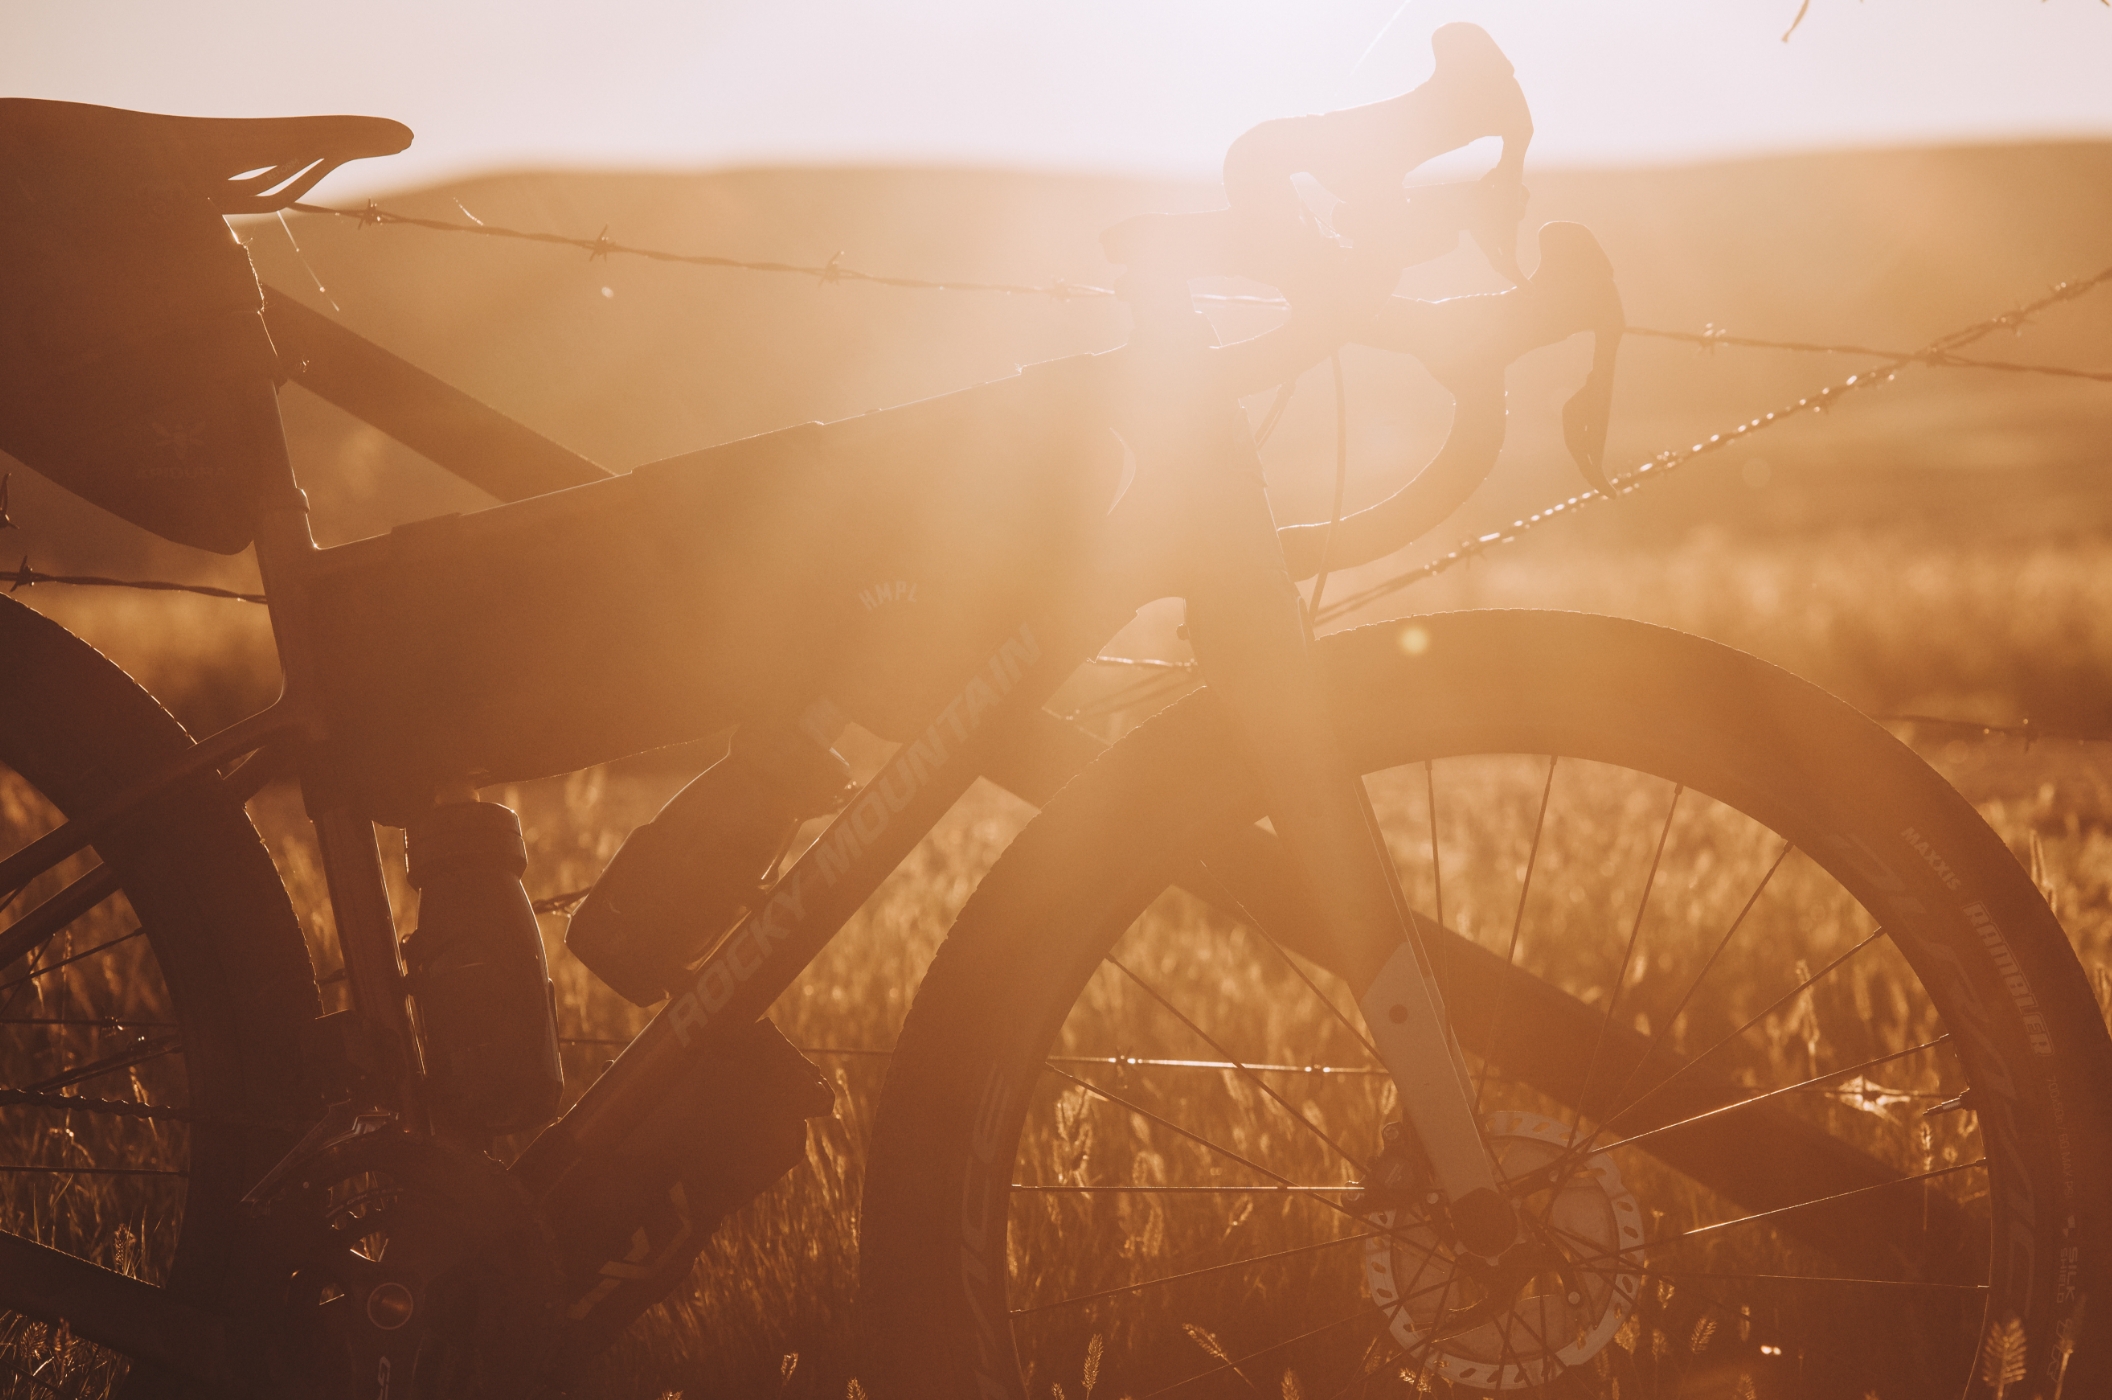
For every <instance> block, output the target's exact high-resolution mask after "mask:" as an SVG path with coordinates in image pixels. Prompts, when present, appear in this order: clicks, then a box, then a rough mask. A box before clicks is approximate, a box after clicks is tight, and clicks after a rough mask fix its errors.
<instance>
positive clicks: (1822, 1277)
mask: <svg viewBox="0 0 2112 1400" xmlns="http://www.w3.org/2000/svg"><path fill="white" fill-rule="evenodd" d="M1577 1267H1578V1268H1581V1269H1582V1270H1584V1272H1586V1273H1590V1274H1599V1275H1601V1276H1603V1277H1609V1278H1610V1277H1612V1276H1614V1275H1616V1274H1635V1275H1637V1276H1639V1277H1642V1278H1662V1279H1670V1280H1672V1281H1673V1282H1675V1283H1678V1282H1680V1281H1682V1280H1685V1279H1695V1278H1709V1279H1729V1280H1731V1281H1733V1282H1739V1281H1743V1282H1751V1283H1844V1284H1853V1285H1855V1286H1857V1287H1860V1288H1921V1289H1934V1290H1937V1291H1939V1292H1949V1293H1985V1292H1987V1290H1988V1286H1987V1285H1986V1284H1984V1283H1942V1282H1939V1281H1936V1280H1933V1279H1911V1278H1844V1277H1841V1276H1840V1275H1837V1274H1744V1273H1728V1272H1725V1273H1718V1272H1714V1271H1711V1270H1704V1269H1651V1268H1644V1267H1640V1266H1638V1267H1636V1268H1633V1269H1622V1268H1608V1267H1607V1266H1605V1265H1603V1264H1600V1265H1593V1264H1580V1265H1578V1266H1577Z"/></svg>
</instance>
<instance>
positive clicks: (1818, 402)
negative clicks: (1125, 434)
mask: <svg viewBox="0 0 2112 1400" xmlns="http://www.w3.org/2000/svg"><path fill="white" fill-rule="evenodd" d="M2108 282H2112V267H2106V268H2104V269H2102V270H2100V271H2098V272H2096V273H2093V274H2092V275H2091V276H2089V277H2084V278H2079V279H2077V280H2075V281H2071V282H2059V283H2056V284H2054V286H2053V287H2052V288H2051V289H2050V290H2048V292H2047V293H2046V295H2044V296H2042V297H2039V298H2038V299H2036V300H2034V301H2030V302H2027V303H2025V304H2024V305H2022V306H2019V307H2016V308H2014V309H2012V310H2009V311H2004V312H2001V313H1999V314H1997V315H1994V316H1989V317H1987V318H1985V319H1984V320H1980V321H1975V322H1973V323H1972V324H1971V325H1968V326H1961V327H1960V328H1959V329H1957V330H1955V331H1951V332H1949V333H1948V334H1945V335H1941V336H1938V337H1937V338H1936V339H1935V340H1933V341H1931V342H1930V343H1929V344H1928V345H1926V346H1924V347H1922V349H1920V350H1918V351H1915V352H1913V353H1912V354H1911V355H1906V356H1900V357H1897V358H1893V359H1890V360H1888V361H1887V362H1886V363H1884V364H1881V365H1879V366H1878V367H1877V368H1875V369H1872V370H1865V371H1863V372H1861V373H1859V374H1851V375H1849V376H1848V377H1847V378H1846V379H1845V380H1842V381H1841V382H1840V383H1837V384H1829V385H1827V386H1826V387H1825V388H1823V389H1820V390H1819V391H1818V392H1817V393H1815V394H1807V395H1805V396H1804V397H1802V398H1800V399H1798V400H1797V401H1796V402H1795V403H1793V404H1788V405H1785V406H1783V407H1781V408H1778V409H1776V410H1774V411H1773V412H1771V413H1764V414H1761V415H1759V416H1758V417H1756V418H1752V419H1750V420H1748V421H1747V422H1744V423H1740V424H1738V425H1737V426H1736V427H1733V428H1728V429H1726V430H1724V431H1723V432H1720V433H1713V434H1711V435H1710V436H1709V437H1708V438H1707V440H1705V441H1702V442H1697V443H1695V444H1694V445H1693V446H1691V447H1688V448H1685V449H1678V448H1672V449H1667V450H1666V451H1663V452H1660V453H1658V454H1657V455H1656V456H1655V457H1653V458H1651V459H1650V460H1649V461H1647V462H1644V463H1642V464H1641V465H1640V466H1638V467H1636V468H1635V469H1634V470H1633V471H1630V472H1625V473H1622V474H1621V475H1618V476H1616V477H1614V478H1613V479H1612V481H1611V482H1610V483H1609V484H1610V485H1611V486H1612V487H1613V490H1612V492H1611V493H1610V494H1609V493H1607V492H1603V491H1599V490H1597V489H1596V488H1589V489H1586V490H1585V491H1583V492H1582V493H1580V494H1578V495H1575V496H1571V497H1569V498H1568V499H1567V500H1562V501H1557V502H1555V503H1554V504H1553V505H1550V506H1547V507H1545V508H1543V509H1541V510H1538V511H1535V512H1534V513H1533V514H1531V515H1528V516H1525V517H1524V518H1522V519H1518V520H1514V521H1512V522H1511V524H1510V526H1509V528H1507V529H1503V530H1494V531H1491V532H1489V533H1488V534H1485V535H1480V536H1477V537H1475V538H1473V539H1469V540H1465V541H1462V542H1461V543H1460V545H1459V546H1458V547H1457V548H1455V549H1453V550H1451V551H1450V552H1448V553H1446V554H1443V555H1440V556H1439V557H1438V558H1435V559H1432V560H1430V561H1429V562H1428V563H1425V564H1422V565H1420V566H1418V567H1416V568H1413V569H1409V570H1406V571H1404V572H1402V573H1399V574H1396V575H1394V576H1393V577H1391V578H1389V579H1386V580H1384V581H1382V582H1380V583H1376V584H1373V585H1372V586H1370V587H1368V588H1365V589H1363V590H1361V591H1359V592H1357V593H1354V594H1351V595H1350V596H1349V597H1347V598H1344V599H1341V600H1340V601H1338V602H1336V603H1333V604H1330V605H1329V606H1328V607H1327V608H1325V609H1323V610H1322V611H1321V613H1320V615H1319V616H1318V617H1317V618H1316V619H1315V621H1317V622H1330V621H1333V620H1335V619H1337V618H1341V617H1344V616H1347V615H1348V614H1349V613H1351V612H1354V611H1355V610H1356V609H1358V608H1361V607H1364V606H1366V605H1368V604H1370V603H1373V602H1376V601H1377V600H1379V599H1381V598H1385V597H1388V596H1390V595H1392V594H1394V593H1397V592H1399V591H1400V590H1402V589H1404V588H1406V587H1408V586H1409V585H1411V584H1414V583H1419V582H1421V581H1422V580H1424V579H1426V578H1435V577H1437V575H1439V574H1442V573H1445V572H1446V571H1448V570H1450V569H1453V568H1455V567H1457V566H1458V565H1461V564H1465V563H1469V562H1471V561H1473V560H1475V559H1478V558H1480V557H1481V556H1482V555H1484V554H1487V553H1488V552H1489V551H1490V550H1491V549H1496V548H1500V547H1501V546H1503V545H1507V544H1512V543H1514V542H1516V541H1517V540H1518V539H1519V538H1520V537H1522V536H1523V535H1524V534H1526V532H1528V531H1530V530H1533V529H1536V528H1537V527H1539V526H1541V525H1544V524H1546V523H1548V522H1549V521H1551V520H1555V519H1561V518H1565V517H1567V516H1570V515H1574V514H1575V513H1576V512H1578V511H1580V510H1584V509H1586V508H1588V507H1590V506H1593V505H1597V504H1600V503H1602V502H1605V501H1609V500H1617V499H1620V498H1622V497H1625V496H1631V495H1634V494H1635V493H1636V492H1637V491H1640V490H1642V489H1643V488H1645V487H1647V486H1649V485H1651V484H1652V483H1653V482H1657V481H1662V480H1663V479H1665V478H1666V477H1668V476H1670V475H1672V473H1673V472H1675V471H1677V470H1678V469H1679V468H1680V467H1682V466H1684V465H1686V464H1687V463H1688V462H1691V461H1693V460H1694V459H1696V458H1697V457H1703V456H1706V455H1708V454H1709V453H1711V452H1719V451H1721V450H1723V449H1724V448H1726V447H1729V446H1731V445H1733V444H1734V443H1738V442H1742V441H1744V440H1745V439H1746V438H1748V437H1750V436H1752V435H1753V434H1754V433H1760V432H1765V431H1766V430H1767V429H1769V428H1772V427H1776V426H1778V425H1780V424H1782V423H1786V422H1789V421H1790V420H1791V419H1793V418H1795V417H1796V416H1797V415H1799V414H1801V413H1805V412H1812V413H1824V412H1825V411H1826V410H1827V409H1829V408H1831V407H1833V406H1834V405H1835V404H1838V403H1839V402H1840V401H1841V400H1842V399H1843V398H1845V397H1846V396H1848V395H1849V394H1851V393H1855V392H1857V391H1858V390H1863V389H1869V388H1872V387H1874V386H1876V385H1879V384H1888V383H1890V382H1891V381H1892V378H1893V376H1894V375H1895V374H1896V373H1897V372H1898V371H1899V370H1901V369H1904V368H1906V367H1907V366H1908V365H1911V364H1915V363H1918V362H1920V361H1921V360H1922V359H1923V358H1924V357H1927V356H1931V355H1942V354H1946V353H1948V352H1949V351H1951V350H1955V349H1957V348H1958V347H1960V346H1963V345H1970V344H1972V343H1973V342H1974V341H1977V340H1981V339H1983V338H1985V337H1987V336H1990V335H1993V334H1994V333H1995V332H1996V331H1999V330H2011V331H2014V330H2017V329H2020V328H2021V327H2022V326H2023V325H2024V324H2025V323H2026V322H2027V321H2029V320H2030V319H2031V318H2032V317H2033V316H2036V315H2038V314H2039V313H2041V312H2043V311H2046V310H2048V309H2050V308H2052V307H2054V306H2057V305H2060V304H2061V303H2063V302H2070V301H2075V300H2078V299H2080V298H2082V297H2085V296H2087V295H2089V294H2090V293H2091V292H2094V291H2096V290H2097V289H2098V288H2099V287H2102V286H2104V285H2105V284H2106V283H2108Z"/></svg>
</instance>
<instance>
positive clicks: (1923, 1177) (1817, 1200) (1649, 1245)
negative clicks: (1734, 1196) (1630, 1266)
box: [1544, 1157, 1987, 1265]
mask: <svg viewBox="0 0 2112 1400" xmlns="http://www.w3.org/2000/svg"><path fill="white" fill-rule="evenodd" d="M1986 1165H1987V1158H1985V1157H1975V1158H1974V1159H1973V1160H1972V1161H1970V1162H1958V1163H1954V1164H1953V1165H1951V1166H1948V1167H1937V1168H1936V1169H1935V1170H1934V1171H1926V1172H1916V1173H1915V1174H1914V1175H1912V1176H1898V1177H1894V1178H1892V1179H1891V1180H1890V1181H1880V1182H1876V1183H1874V1184H1872V1185H1869V1186H1857V1187H1854V1188H1853V1189H1851V1190H1847V1191H1836V1192H1834V1193H1833V1194H1832V1195H1830V1196H1814V1197H1813V1198H1812V1199H1810V1200H1808V1201H1798V1202H1796V1203H1795V1204H1793V1205H1786V1206H1776V1207H1775V1208H1774V1209H1773V1210H1762V1211H1755V1212H1753V1213H1752V1214H1751V1215H1740V1216H1736V1217H1733V1218H1732V1219H1730V1220H1718V1221H1716V1222H1715V1223H1714V1224H1710V1225H1697V1226H1695V1227H1694V1228H1693V1229H1691V1230H1681V1231H1680V1232H1679V1233H1677V1234H1673V1235H1666V1236H1664V1237H1663V1238H1661V1239H1655V1240H1644V1241H1643V1242H1642V1243H1641V1244H1633V1245H1629V1246H1628V1247H1627V1248H1626V1249H1617V1250H1613V1251H1611V1252H1606V1251H1601V1252H1600V1253H1597V1254H1590V1255H1584V1256H1581V1257H1579V1258H1576V1259H1573V1260H1571V1261H1570V1262H1571V1263H1573V1264H1577V1265H1584V1264H1591V1263H1596V1262H1598V1261H1600V1260H1604V1259H1613V1258H1617V1257H1619V1256H1621V1255H1624V1254H1637V1255H1641V1254H1645V1253H1648V1252H1649V1251H1650V1250H1653V1249H1663V1248H1665V1247H1667V1246H1669V1245H1675V1244H1678V1243H1679V1242H1681V1241H1682V1240H1691V1239H1697V1238H1699V1237H1700V1236H1702V1235H1708V1234H1713V1233H1715V1232H1716V1231H1718V1230H1728V1229H1730V1228H1731V1227H1732V1226H1734V1225H1750V1224H1752V1223H1753V1222H1755V1221H1758V1220H1771V1219H1773V1218H1774V1217H1776V1216H1778V1215H1787V1214H1789V1213H1790V1212H1791V1211H1798V1210H1809V1209H1810V1208H1811V1207H1813V1206H1823V1205H1831V1204H1833V1203H1834V1202H1836V1201H1846V1200H1850V1199H1852V1198H1854V1197H1856V1196H1867V1195H1869V1194H1870V1193H1871V1192H1872V1191H1883V1190H1885V1189H1886V1188H1888V1187H1892V1186H1905V1185H1907V1184H1909V1183H1910V1182H1916V1181H1928V1180H1931V1179H1932V1178H1935V1177H1939V1176H1950V1175H1952V1174H1953V1173H1956V1172H1963V1171H1971V1170H1972V1169H1973V1168H1974V1167H1984V1166H1986ZM1544 1223H1546V1224H1547V1226H1548V1228H1549V1229H1552V1230H1555V1231H1557V1232H1559V1233H1561V1234H1565V1235H1568V1236H1569V1237H1570V1238H1571V1239H1575V1240H1582V1241H1583V1243H1585V1244H1591V1243H1593V1241H1590V1240H1584V1239H1583V1237H1582V1236H1580V1235H1577V1234H1575V1233H1574V1232H1572V1231H1569V1230H1564V1229H1563V1228H1562V1227H1561V1226H1559V1225H1556V1224H1554V1223H1553V1222H1552V1221H1549V1222H1544Z"/></svg>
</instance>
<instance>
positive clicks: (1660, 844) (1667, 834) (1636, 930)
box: [1569, 783, 1687, 1134]
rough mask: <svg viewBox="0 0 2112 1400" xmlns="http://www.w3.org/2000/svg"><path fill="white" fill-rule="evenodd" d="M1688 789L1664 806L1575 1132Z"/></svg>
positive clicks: (1587, 1069)
mask: <svg viewBox="0 0 2112 1400" xmlns="http://www.w3.org/2000/svg"><path fill="white" fill-rule="evenodd" d="M1686 790H1687V789H1686V787H1685V785H1684V784H1680V783H1675V784H1673V786H1672V801H1671V802H1670V803H1669V804H1668V805H1667V806H1666V807H1665V824H1664V826H1663V828H1661V829H1660V830H1659V831H1658V833H1657V851H1656V853H1655V854H1653V855H1652V856H1651V857H1650V873H1649V874H1648V875H1646V876H1644V877H1643V893H1642V897H1641V898H1640V899H1638V900H1636V902H1635V922H1634V924H1632V925H1631V926H1630V927H1629V929H1628V950H1627V951H1626V952H1624V953H1622V954H1621V970H1620V971H1619V972H1618V973H1616V974H1615V975H1614V979H1613V987H1612V988H1611V990H1610V991H1609V992H1608V994H1607V997H1606V1019H1605V1020H1603V1021H1601V1022H1600V1023H1599V1034H1598V1036H1597V1038H1595V1039H1594V1040H1593V1041H1592V1042H1591V1058H1590V1059H1589V1060H1588V1061H1586V1062H1585V1066H1584V1078H1583V1079H1582V1080H1580V1081H1578V1084H1577V1105H1576V1116H1575V1117H1573V1118H1572V1119H1571V1120H1570V1124H1569V1126H1570V1131H1571V1133H1572V1134H1574V1133H1575V1131H1576V1129H1577V1128H1578V1126H1579V1125H1581V1124H1582V1123H1583V1121H1584V1105H1585V1104H1586V1103H1587V1102H1588V1101H1589V1100H1590V1098H1591V1081H1592V1078H1593V1076H1595V1075H1596V1074H1597V1073H1598V1071H1599V1054H1600V1052H1601V1051H1603V1050H1604V1049H1605V1048H1606V1032H1607V1031H1608V1030H1609V1029H1611V1028H1612V1026H1613V1013H1614V1012H1615V1011H1616V1010H1618V1009H1619V1007H1620V1004H1621V987H1622V985H1623V984H1624V983H1626V982H1627V980H1628V968H1629V966H1630V965H1631V964H1632V963H1633V962H1634V961H1635V945H1636V942H1637V940H1639V939H1640V938H1641V937H1642V935H1643V915H1644V914H1645V913H1647V912H1648V911H1649V908H1650V892H1651V891H1652V890H1653V889H1655V888H1657V869H1658V866H1659V865H1661V864H1662V863H1663V862H1664V859H1665V842H1666V841H1667V840H1669V839H1670V838H1671V836H1672V818H1673V817H1674V816H1676V815H1677V814H1678V812H1679V798H1680V794H1681V793H1683V792H1685V791H1686Z"/></svg>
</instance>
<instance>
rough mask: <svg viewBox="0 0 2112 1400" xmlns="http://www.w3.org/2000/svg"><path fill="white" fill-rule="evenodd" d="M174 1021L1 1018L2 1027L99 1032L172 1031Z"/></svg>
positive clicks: (108, 1017) (50, 1017)
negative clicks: (82, 1028) (81, 1028)
mask: <svg viewBox="0 0 2112 1400" xmlns="http://www.w3.org/2000/svg"><path fill="white" fill-rule="evenodd" d="M175 1025H176V1023H175V1022H174V1021H135V1020H132V1019H131V1018H130V1017H125V1016H0V1026H90V1027H93V1028H95V1029H97V1030H106V1031H110V1030H124V1029H125V1028H126V1027H128V1026H129V1027H133V1028H135V1029H136V1028H140V1027H144V1028H146V1029H148V1030H171V1029H174V1028H175Z"/></svg>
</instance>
